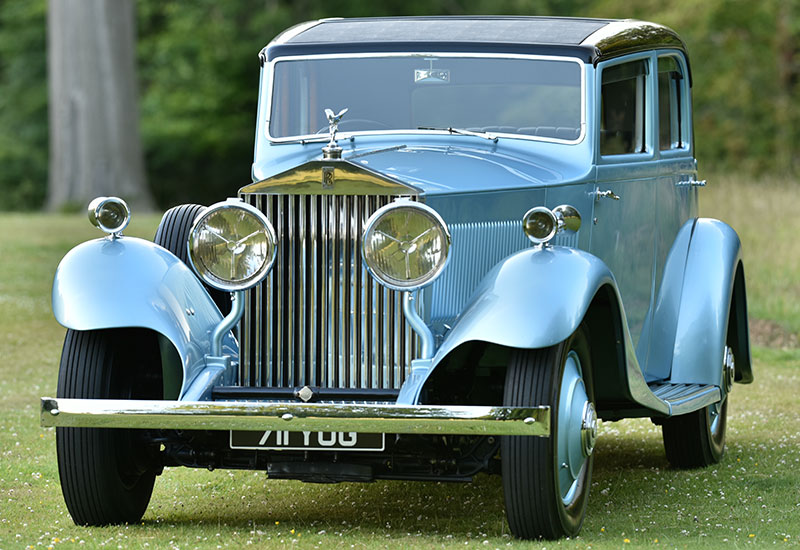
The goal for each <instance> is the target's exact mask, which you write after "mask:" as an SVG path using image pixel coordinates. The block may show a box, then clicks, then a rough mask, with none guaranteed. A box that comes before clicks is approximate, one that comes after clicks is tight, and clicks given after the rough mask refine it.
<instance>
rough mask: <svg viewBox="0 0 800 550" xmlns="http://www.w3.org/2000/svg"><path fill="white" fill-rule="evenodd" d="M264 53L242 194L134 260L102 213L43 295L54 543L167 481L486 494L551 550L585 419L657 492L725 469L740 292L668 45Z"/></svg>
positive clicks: (576, 43)
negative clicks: (56, 510) (58, 495)
mask: <svg viewBox="0 0 800 550" xmlns="http://www.w3.org/2000/svg"><path fill="white" fill-rule="evenodd" d="M259 57H260V60H261V80H260V87H259V90H260V91H259V106H258V118H257V121H258V122H257V129H256V136H255V158H254V161H253V165H252V180H253V182H252V183H250V184H249V185H246V186H244V187H242V188H241V189H239V191H238V197H236V198H233V199H229V200H226V201H223V202H220V203H217V204H215V205H212V206H209V207H205V206H200V205H183V206H178V207H175V208H173V209H171V210H169V211H168V212H167V213H166V214H165V216H164V219H163V220H162V222H161V225H160V227H159V229H158V232H157V234H156V238H155V243H151V242H149V241H144V240H141V239H136V238H131V237H124V236H122V230H123V229H124V227H125V225H126V224H127V221H128V219H129V217H130V212H129V210H128V208H127V206H126V204H125V203H124V201H122V200H121V199H117V198H114V197H110V198H105V197H101V198H98V199H96V200H95V201H93V202H92V204H91V205H90V207H89V218H90V219H91V220H92V222H93V223H94V224H95V225H97V226H98V227H99V228H100V229H103V230H104V231H106V232H107V233H108V236H107V237H105V238H100V239H98V240H95V241H90V242H87V243H84V244H82V245H80V246H78V247H76V248H75V249H73V250H72V251H71V252H69V253H68V254H67V256H66V257H65V258H64V260H63V261H62V262H61V265H60V266H59V268H58V271H57V273H56V276H55V282H54V288H53V310H54V312H55V316H56V318H57V319H58V321H59V322H60V323H61V324H62V325H64V326H65V327H66V328H67V329H69V330H68V332H67V336H66V341H65V344H64V352H63V355H62V360H61V368H60V374H59V381H58V393H57V395H58V396H57V397H56V398H43V399H42V403H41V419H42V424H43V425H45V426H57V427H58V430H57V442H58V464H59V470H60V477H61V485H62V489H63V493H64V497H65V500H66V503H67V507H68V509H69V512H70V514H71V516H72V518H73V520H74V521H75V522H76V523H78V524H88V525H101V524H110V523H122V522H129V523H133V522H136V521H138V520H139V519H140V518H141V517H142V515H143V514H144V512H145V509H146V507H147V504H148V502H149V499H150V495H151V492H152V489H153V483H154V480H155V477H156V476H157V475H158V474H159V473H160V472H161V469H162V467H163V466H165V465H169V466H174V465H183V466H188V467H197V468H209V469H213V468H241V469H253V470H264V471H266V472H267V474H268V476H269V478H275V479H300V480H304V481H310V482H338V481H371V480H375V479H403V480H451V481H452V480H456V481H469V480H470V479H471V478H472V477H473V476H474V475H476V474H478V473H480V472H489V473H493V474H500V475H502V480H503V488H504V493H505V503H506V511H507V517H508V523H509V525H510V528H511V531H512V532H513V533H514V534H515V535H517V536H518V537H522V538H557V537H563V536H573V535H575V534H576V533H578V531H579V530H580V528H581V524H582V522H583V519H584V516H585V514H586V510H587V502H588V495H589V488H590V486H591V475H592V464H593V450H594V448H595V442H596V438H597V426H598V421H599V419H603V420H606V421H614V420H618V419H621V418H629V417H650V418H651V419H652V420H653V422H655V423H656V424H659V425H661V426H662V430H663V438H664V447H665V450H666V455H667V458H668V460H669V461H670V463H671V464H673V465H674V466H675V467H679V468H692V467H698V466H705V465H708V464H712V463H715V462H718V461H719V460H720V459H721V458H722V456H723V452H724V449H725V424H726V412H727V404H728V396H729V393H730V392H731V389H732V387H733V383H734V382H741V383H749V382H751V381H752V379H753V375H752V369H751V359H750V346H749V337H748V328H747V302H746V296H745V278H744V270H743V267H742V259H741V248H740V243H739V238H738V237H737V235H736V232H735V231H734V230H733V229H731V228H730V227H729V226H728V225H726V224H725V223H723V222H721V221H718V220H713V219H707V218H699V217H698V216H697V194H698V189H699V188H701V187H703V186H704V185H705V181H702V180H700V179H699V178H698V176H697V166H696V161H695V158H694V140H695V136H694V134H693V131H692V101H691V84H692V75H691V70H690V65H689V60H688V57H687V55H686V48H685V46H684V44H683V42H682V41H681V39H680V38H679V37H678V36H677V35H676V34H675V33H674V32H673V31H671V30H670V29H667V28H665V27H662V26H660V25H656V24H652V23H645V22H641V21H629V20H627V21H612V20H597V19H559V18H540V17H423V18H378V19H326V20H321V21H313V22H309V23H305V24H302V25H298V26H296V27H293V28H291V29H289V30H287V31H286V32H284V33H283V34H281V35H280V36H278V37H277V38H275V39H274V40H273V41H272V42H271V43H270V44H269V45H268V46H267V47H266V48H264V50H263V51H261V53H260V54H259ZM231 191H232V192H233V191H234V190H231ZM99 428H111V429H99ZM134 428H135V429H134Z"/></svg>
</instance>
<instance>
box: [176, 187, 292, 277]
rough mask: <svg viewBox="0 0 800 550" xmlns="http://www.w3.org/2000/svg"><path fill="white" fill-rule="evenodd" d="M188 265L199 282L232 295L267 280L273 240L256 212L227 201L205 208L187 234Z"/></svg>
mask: <svg viewBox="0 0 800 550" xmlns="http://www.w3.org/2000/svg"><path fill="white" fill-rule="evenodd" d="M188 246H189V261H190V262H191V264H192V267H193V268H194V270H195V271H196V272H197V274H198V275H199V276H200V278H201V279H203V281H205V282H206V283H208V284H209V285H210V286H212V287H214V288H218V289H220V290H224V291H226V292H233V291H236V290H247V289H248V288H251V287H253V286H255V285H257V284H258V283H260V282H261V281H262V280H263V279H264V277H266V276H267V274H268V273H269V270H270V269H271V268H272V264H273V262H274V261H275V254H276V251H277V239H276V237H275V230H274V229H273V228H272V224H270V222H269V220H268V219H267V217H266V216H265V215H264V214H263V213H262V212H261V211H259V210H258V209H257V208H255V207H253V206H250V205H249V204H245V203H243V202H241V201H240V200H239V199H228V200H227V201H225V202H218V203H217V204H214V205H212V206H209V207H208V208H207V209H206V211H205V212H203V214H202V215H201V216H200V217H199V218H197V220H195V222H194V225H193V226H192V230H191V232H190V233H189V244H188Z"/></svg>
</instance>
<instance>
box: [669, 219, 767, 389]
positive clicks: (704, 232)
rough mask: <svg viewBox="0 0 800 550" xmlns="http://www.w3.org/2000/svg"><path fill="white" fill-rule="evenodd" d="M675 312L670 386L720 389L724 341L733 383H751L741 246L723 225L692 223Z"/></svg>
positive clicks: (713, 222)
mask: <svg viewBox="0 0 800 550" xmlns="http://www.w3.org/2000/svg"><path fill="white" fill-rule="evenodd" d="M677 311H678V318H677V325H676V328H675V340H674V342H675V343H674V348H673V350H672V369H671V374H670V382H672V383H676V384H715V385H718V386H722V385H723V384H722V381H721V376H722V354H723V351H724V349H725V345H726V343H728V342H730V344H731V347H732V348H733V351H734V357H735V359H736V381H738V382H742V383H748V382H751V381H752V379H753V375H752V360H751V356H750V338H749V332H748V328H747V300H746V293H745V280H744V268H743V265H742V251H741V244H740V242H739V236H738V235H737V234H736V232H735V231H734V230H733V229H732V228H731V227H730V226H729V225H727V224H725V223H724V222H721V221H719V220H713V219H709V218H698V219H697V221H696V222H695V224H694V229H693V231H692V237H691V242H690V243H689V251H688V254H687V257H686V269H685V271H684V274H683V285H682V291H681V292H680V302H679V304H678V305H677ZM729 333H730V334H729Z"/></svg>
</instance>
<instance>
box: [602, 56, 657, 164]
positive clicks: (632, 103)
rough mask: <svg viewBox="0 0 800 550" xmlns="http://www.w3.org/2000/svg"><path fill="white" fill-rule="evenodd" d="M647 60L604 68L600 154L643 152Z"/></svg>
mask: <svg viewBox="0 0 800 550" xmlns="http://www.w3.org/2000/svg"><path fill="white" fill-rule="evenodd" d="M647 67H648V64H647V60H646V59H639V60H637V61H632V62H629V63H622V64H620V65H614V66H612V67H609V68H607V69H605V70H604V71H603V78H602V91H601V102H602V105H601V120H600V154H601V155H624V154H630V153H643V152H645V151H646V142H645V135H646V134H645V118H646V117H645V112H646V111H645V109H646V104H645V100H646V94H647Z"/></svg>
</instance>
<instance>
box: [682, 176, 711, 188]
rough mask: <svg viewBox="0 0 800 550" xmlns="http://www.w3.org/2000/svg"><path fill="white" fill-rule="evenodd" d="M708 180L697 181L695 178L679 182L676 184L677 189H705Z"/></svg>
mask: <svg viewBox="0 0 800 550" xmlns="http://www.w3.org/2000/svg"><path fill="white" fill-rule="evenodd" d="M705 186H706V180H696V179H694V178H692V179H690V180H689V181H679V182H676V183H675V187H689V188H691V187H705Z"/></svg>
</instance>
